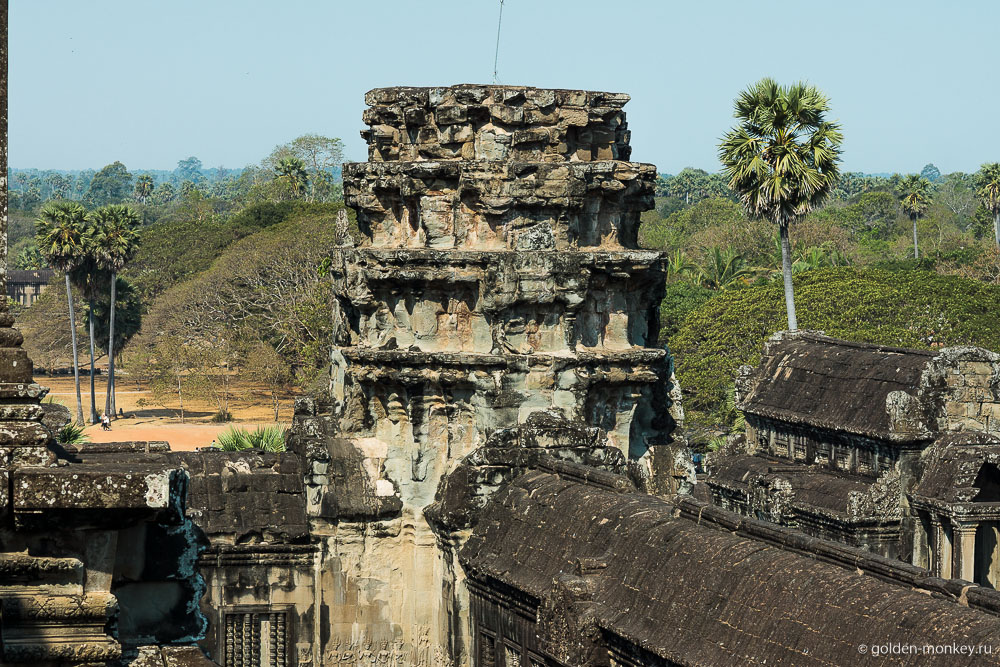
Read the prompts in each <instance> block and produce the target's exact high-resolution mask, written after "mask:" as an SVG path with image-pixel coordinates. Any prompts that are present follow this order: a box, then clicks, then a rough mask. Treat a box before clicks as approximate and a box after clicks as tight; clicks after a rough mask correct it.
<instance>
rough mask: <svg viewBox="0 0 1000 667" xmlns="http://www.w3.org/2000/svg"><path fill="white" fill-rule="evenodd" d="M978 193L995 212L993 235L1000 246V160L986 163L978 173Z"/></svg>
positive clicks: (991, 210)
mask: <svg viewBox="0 0 1000 667" xmlns="http://www.w3.org/2000/svg"><path fill="white" fill-rule="evenodd" d="M976 194H977V195H979V198H980V199H981V200H982V202H983V206H984V207H985V208H986V210H987V211H989V212H990V213H992V214H993V237H994V240H995V241H996V244H997V246H1000V162H989V163H987V164H984V165H983V166H982V168H981V169H980V170H979V173H978V174H976Z"/></svg>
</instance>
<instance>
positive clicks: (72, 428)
mask: <svg viewBox="0 0 1000 667" xmlns="http://www.w3.org/2000/svg"><path fill="white" fill-rule="evenodd" d="M83 429H84V426H83V424H82V423H81V422H77V423H75V424H66V425H65V426H63V427H62V428H61V429H59V432H58V433H56V442H58V443H59V444H60V445H82V444H84V443H87V442H90V436H89V435H87V434H86V433H84V432H83Z"/></svg>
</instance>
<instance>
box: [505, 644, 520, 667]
mask: <svg viewBox="0 0 1000 667" xmlns="http://www.w3.org/2000/svg"><path fill="white" fill-rule="evenodd" d="M503 659H504V665H505V667H521V649H519V648H517V647H516V646H512V645H511V644H505V645H504V656H503Z"/></svg>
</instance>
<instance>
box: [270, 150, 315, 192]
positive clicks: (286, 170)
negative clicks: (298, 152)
mask: <svg viewBox="0 0 1000 667" xmlns="http://www.w3.org/2000/svg"><path fill="white" fill-rule="evenodd" d="M274 171H275V172H277V174H278V177H279V178H283V179H285V181H286V182H287V183H288V187H289V189H290V190H291V192H292V197H298V196H300V195H301V194H302V193H303V192H305V190H306V182H307V181H308V176H307V175H306V164H305V162H303V161H302V160H300V159H299V158H297V157H283V158H281V160H279V161H278V164H277V165H276V166H275V168H274Z"/></svg>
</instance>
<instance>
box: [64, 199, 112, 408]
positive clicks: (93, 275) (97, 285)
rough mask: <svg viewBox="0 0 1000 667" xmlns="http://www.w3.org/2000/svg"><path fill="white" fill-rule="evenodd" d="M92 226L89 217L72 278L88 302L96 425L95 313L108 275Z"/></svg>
mask: <svg viewBox="0 0 1000 667" xmlns="http://www.w3.org/2000/svg"><path fill="white" fill-rule="evenodd" d="M91 225H92V223H91V221H90V219H89V216H88V219H87V221H86V223H85V225H84V232H83V254H82V255H81V257H80V263H79V264H78V265H77V267H76V268H75V269H74V270H73V271H72V272H70V278H71V280H72V281H73V283H74V284H75V285H76V287H77V289H79V290H80V291H81V292H83V298H84V299H85V300H86V301H87V329H88V332H89V337H90V423H91V424H96V423H97V422H98V419H99V416H98V414H97V388H96V387H95V386H94V382H95V377H96V375H95V373H96V370H95V368H94V360H95V357H96V356H97V351H96V344H95V340H96V339H95V334H96V332H95V331H94V328H95V326H96V324H95V319H94V313H95V312H96V310H97V303H96V302H97V297H98V294H99V293H100V290H101V287H102V286H103V285H104V278H105V277H106V275H107V274H106V273H105V272H104V271H102V270H101V267H100V266H99V265H98V263H97V255H96V254H95V253H94V236H93V232H92V230H91Z"/></svg>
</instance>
